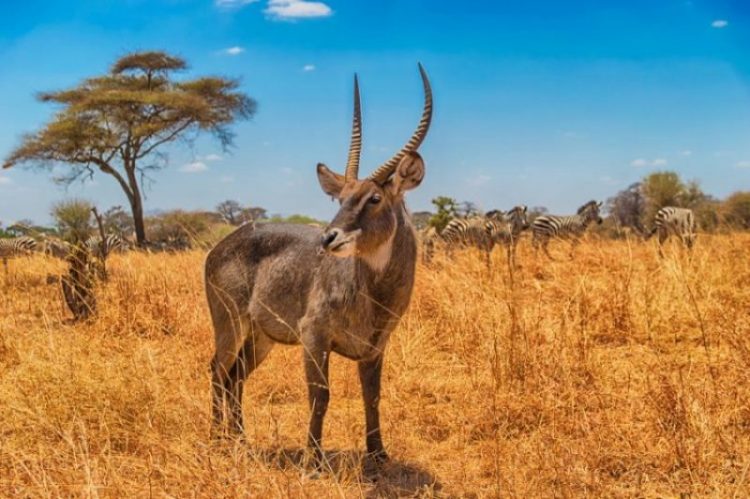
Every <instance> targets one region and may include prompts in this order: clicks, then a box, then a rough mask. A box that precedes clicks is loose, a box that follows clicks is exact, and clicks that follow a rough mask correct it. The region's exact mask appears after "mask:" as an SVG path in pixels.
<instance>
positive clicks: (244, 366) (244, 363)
mask: <svg viewBox="0 0 750 499" xmlns="http://www.w3.org/2000/svg"><path fill="white" fill-rule="evenodd" d="M273 344H274V343H273V340H271V339H270V338H269V337H268V336H266V335H265V334H263V333H261V332H258V331H253V333H251V334H250V335H249V336H248V337H247V339H246V340H245V343H244V344H243V345H242V348H240V352H239V354H238V355H237V359H236V360H235V361H234V365H233V366H232V369H231V370H230V372H229V377H228V379H227V390H226V394H227V397H228V405H229V408H228V412H229V432H230V433H231V434H235V435H238V436H243V435H244V432H245V426H244V423H243V418H242V392H243V388H244V385H245V380H247V377H248V376H250V373H252V372H253V371H254V370H255V369H256V368H257V367H258V366H259V365H260V363H261V362H263V360H264V359H265V358H266V356H267V355H268V353H269V352H270V351H271V349H272V348H273Z"/></svg>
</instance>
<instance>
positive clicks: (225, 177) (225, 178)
mask: <svg viewBox="0 0 750 499" xmlns="http://www.w3.org/2000/svg"><path fill="white" fill-rule="evenodd" d="M219 182H221V183H222V184H231V183H232V182H234V177H232V176H230V175H222V176H221V177H219Z"/></svg>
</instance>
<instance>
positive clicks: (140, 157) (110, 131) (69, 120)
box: [3, 52, 256, 245]
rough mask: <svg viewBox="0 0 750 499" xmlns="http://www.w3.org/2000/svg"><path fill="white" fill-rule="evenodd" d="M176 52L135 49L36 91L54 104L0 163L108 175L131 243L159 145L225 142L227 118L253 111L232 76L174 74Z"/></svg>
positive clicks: (64, 178) (180, 64)
mask: <svg viewBox="0 0 750 499" xmlns="http://www.w3.org/2000/svg"><path fill="white" fill-rule="evenodd" d="M185 69H187V63H186V62H185V60H184V59H181V58H179V57H175V56H173V55H170V54H167V53H164V52H135V53H132V54H129V55H126V56H124V57H122V58H120V59H119V60H118V61H117V62H115V64H114V65H113V66H112V68H111V70H110V72H109V73H107V74H105V75H103V76H98V77H94V78H90V79H87V80H85V81H84V82H83V83H81V84H80V85H78V86H77V87H74V88H71V89H68V90H62V91H57V92H48V93H41V94H39V95H38V99H39V100H40V101H41V102H49V103H54V104H59V105H60V106H61V109H60V110H59V111H58V112H57V113H56V114H55V116H54V117H53V119H52V120H51V121H50V122H49V123H48V124H47V125H46V126H45V127H44V128H42V129H41V130H39V131H37V132H35V133H33V134H29V135H27V136H25V137H24V138H23V141H22V143H21V145H20V146H18V147H17V148H16V149H15V150H14V151H13V152H12V153H11V154H10V156H9V157H8V158H7V159H6V160H5V162H4V164H3V168H10V167H12V166H15V165H19V164H28V165H31V166H37V167H43V168H50V167H52V166H53V165H55V164H59V163H65V164H67V165H69V167H70V168H69V169H68V170H67V171H66V172H65V173H64V174H62V175H61V176H59V177H57V178H56V179H55V180H56V181H58V182H61V183H64V184H70V183H71V182H74V181H75V180H78V179H83V178H90V177H92V176H93V175H94V173H95V172H97V171H99V172H101V173H104V174H107V175H109V176H111V177H113V178H114V179H115V180H116V181H117V182H118V184H119V185H120V187H121V188H122V190H123V191H124V192H125V195H126V197H127V199H128V202H129V203H130V208H131V212H132V215H133V223H134V227H135V235H136V240H137V242H138V244H139V245H143V243H144V242H145V241H146V233H145V229H144V223H143V196H142V187H143V180H144V177H145V175H146V174H147V173H148V172H149V171H152V170H156V169H159V168H162V167H164V166H166V164H167V157H166V154H165V153H164V151H163V146H165V145H166V144H169V143H171V142H174V141H176V140H185V141H188V142H190V141H192V140H194V139H195V137H196V136H197V134H198V132H207V133H209V134H211V135H213V136H214V137H215V138H216V139H218V141H219V142H220V144H221V146H222V147H223V148H224V149H226V148H227V147H229V146H230V145H231V144H232V139H233V134H232V132H231V131H230V129H229V126H230V125H231V124H232V123H234V122H235V121H236V120H237V119H247V118H250V117H252V116H253V114H255V110H256V102H255V101H254V100H253V99H252V98H250V97H248V96H247V95H245V94H244V93H242V92H240V91H238V88H239V82H238V81H237V80H233V79H228V78H220V77H202V78H196V79H192V80H184V81H177V80H175V79H174V73H176V72H179V71H184V70H185Z"/></svg>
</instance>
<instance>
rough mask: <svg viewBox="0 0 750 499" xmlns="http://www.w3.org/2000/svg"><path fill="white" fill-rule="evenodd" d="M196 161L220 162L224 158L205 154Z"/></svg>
mask: <svg viewBox="0 0 750 499" xmlns="http://www.w3.org/2000/svg"><path fill="white" fill-rule="evenodd" d="M198 159H199V160H203V161H221V160H222V159H224V158H223V157H222V156H221V155H220V154H207V155H205V156H203V157H202V158H198Z"/></svg>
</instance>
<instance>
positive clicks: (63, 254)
mask: <svg viewBox="0 0 750 499" xmlns="http://www.w3.org/2000/svg"><path fill="white" fill-rule="evenodd" d="M41 251H42V253H44V254H45V255H47V256H51V257H53V258H59V259H60V260H65V259H66V258H68V255H70V251H71V246H70V244H68V243H66V242H65V241H63V240H62V239H58V238H56V237H45V238H44V239H43V240H42V247H41Z"/></svg>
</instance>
